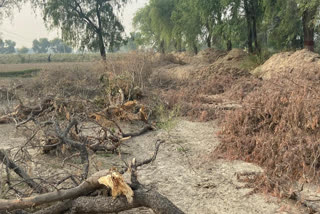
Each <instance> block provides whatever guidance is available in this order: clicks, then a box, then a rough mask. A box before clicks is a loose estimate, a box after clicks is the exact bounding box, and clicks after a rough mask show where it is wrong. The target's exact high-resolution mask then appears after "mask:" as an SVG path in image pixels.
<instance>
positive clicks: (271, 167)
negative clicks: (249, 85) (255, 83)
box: [215, 59, 320, 196]
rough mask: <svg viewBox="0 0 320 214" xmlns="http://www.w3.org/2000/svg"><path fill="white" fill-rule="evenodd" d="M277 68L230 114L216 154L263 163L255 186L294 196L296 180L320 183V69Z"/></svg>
mask: <svg viewBox="0 0 320 214" xmlns="http://www.w3.org/2000/svg"><path fill="white" fill-rule="evenodd" d="M271 60H272V59H271ZM268 63H271V61H269V62H268ZM297 63H299V62H297ZM301 64H303V63H301ZM278 66H280V67H282V66H281V65H278ZM297 69H299V67H297ZM276 71H277V70H275V72H274V74H273V76H272V77H271V79H270V80H265V81H263V84H262V86H261V87H260V88H259V87H258V88H256V89H255V90H254V91H253V92H251V93H250V94H249V95H248V96H246V97H245V98H244V100H243V107H242V108H240V109H237V110H235V111H232V112H229V113H227V114H226V116H225V118H224V121H223V125H222V127H223V128H222V131H221V139H222V143H221V145H220V146H219V148H218V149H217V150H216V151H215V154H224V155H223V156H224V157H227V158H229V159H241V160H244V161H248V162H252V163H256V164H258V165H260V166H261V167H263V168H264V170H265V174H264V175H263V176H260V177H257V179H256V180H255V184H256V185H257V186H256V187H257V189H260V190H266V191H271V192H273V193H276V194H278V195H280V196H290V194H291V193H292V191H293V190H294V188H295V187H296V185H297V182H298V183H300V184H301V183H314V184H317V185H319V184H320V180H319V177H320V171H319V168H320V147H319V145H320V140H319V139H320V131H319V127H320V109H319V106H320V97H319V94H320V84H319V83H320V72H319V70H318V71H315V70H304V71H303V72H300V73H297V72H293V73H281V72H280V73H278V74H277V75H276V74H275V73H276Z"/></svg>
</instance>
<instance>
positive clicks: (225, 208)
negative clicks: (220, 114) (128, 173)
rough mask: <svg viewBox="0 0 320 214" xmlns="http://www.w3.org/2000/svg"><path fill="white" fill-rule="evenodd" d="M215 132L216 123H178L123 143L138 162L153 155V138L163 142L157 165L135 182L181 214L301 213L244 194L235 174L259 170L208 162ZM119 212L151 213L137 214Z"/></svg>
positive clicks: (272, 200)
mask: <svg viewBox="0 0 320 214" xmlns="http://www.w3.org/2000/svg"><path fill="white" fill-rule="evenodd" d="M217 131H218V127H217V125H216V123H215V122H206V123H199V122H190V121H186V120H180V121H179V122H178V124H177V125H176V126H175V128H173V130H171V131H170V132H166V131H162V130H160V131H156V132H150V133H148V134H145V135H143V136H140V137H137V138H133V139H132V140H130V141H128V142H127V145H129V146H130V147H128V148H129V150H130V148H134V150H132V151H130V153H131V154H132V155H133V156H135V157H138V158H137V159H144V158H147V157H149V156H150V155H151V154H152V152H153V150H154V142H155V141H156V139H166V143H165V144H163V145H162V146H161V147H160V151H159V154H158V156H157V160H156V161H155V162H154V163H153V164H151V165H147V166H143V167H141V168H140V169H139V171H138V173H139V174H138V178H139V180H140V182H141V183H142V184H144V185H147V186H149V187H150V188H156V189H157V190H158V191H159V192H160V193H162V194H163V195H165V196H166V197H168V198H169V199H170V200H171V201H172V202H173V203H174V204H176V205H177V206H178V207H179V208H181V209H182V210H183V211H184V212H185V213H194V214H196V213H197V214H214V213H217V214H218V213H219V214H227V213H228V214H236V213H237V214H242V213H244V214H248V213H263V214H268V213H270V214H271V213H283V214H284V213H288V214H289V213H290V214H296V213H306V211H304V210H302V208H301V207H298V206H296V205H295V204H293V203H291V202H290V201H284V200H280V199H278V198H273V197H271V196H267V195H263V194H248V193H250V191H252V189H248V188H245V183H241V182H239V181H238V180H237V176H236V174H237V173H243V172H259V171H261V169H260V168H259V167H257V166H255V165H253V164H249V163H245V162H241V161H232V162H229V161H226V160H216V161H212V160H210V161H208V156H209V155H210V153H211V152H212V151H213V149H214V148H215V147H216V146H217V145H218V144H219V140H218V138H217V136H216V132H217ZM128 148H127V149H128ZM146 151H147V152H146ZM123 213H152V211H149V210H146V209H136V210H132V211H126V212H123Z"/></svg>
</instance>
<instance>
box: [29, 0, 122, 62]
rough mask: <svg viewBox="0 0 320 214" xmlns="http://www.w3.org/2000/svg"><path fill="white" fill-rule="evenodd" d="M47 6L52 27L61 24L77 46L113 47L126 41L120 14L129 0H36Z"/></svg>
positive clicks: (102, 49) (46, 16)
mask: <svg viewBox="0 0 320 214" xmlns="http://www.w3.org/2000/svg"><path fill="white" fill-rule="evenodd" d="M34 2H35V3H36V4H37V5H39V6H40V7H41V8H42V9H43V13H44V20H45V21H46V22H47V24H48V26H50V27H51V28H60V29H61V32H62V39H63V40H64V41H67V42H70V43H71V44H72V45H73V46H75V47H81V48H83V49H84V48H87V49H89V50H100V53H101V56H103V57H105V52H106V49H105V48H106V47H107V48H108V49H109V51H113V50H114V49H115V48H117V47H119V46H120V45H121V43H122V42H123V39H122V34H123V32H124V29H123V26H122V24H121V23H120V21H119V20H118V17H117V16H116V11H115V10H117V9H120V8H121V7H122V6H123V5H124V4H125V3H126V2H127V0H119V1H112V2H111V1H104V0H81V1H78V0H45V1H42V0H34Z"/></svg>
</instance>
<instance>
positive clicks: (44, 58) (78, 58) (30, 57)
mask: <svg viewBox="0 0 320 214" xmlns="http://www.w3.org/2000/svg"><path fill="white" fill-rule="evenodd" d="M48 57H49V54H0V64H20V63H47V62H48ZM50 58H51V62H91V61H96V60H100V59H101V57H100V55H99V54H97V53H86V54H52V55H51V57H50Z"/></svg>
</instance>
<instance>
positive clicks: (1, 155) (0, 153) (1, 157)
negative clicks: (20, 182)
mask: <svg viewBox="0 0 320 214" xmlns="http://www.w3.org/2000/svg"><path fill="white" fill-rule="evenodd" d="M0 162H2V163H3V164H4V165H5V166H6V167H7V168H9V169H11V170H13V171H14V172H15V173H16V174H17V175H19V176H20V177H21V178H22V179H24V182H25V183H26V184H27V185H28V186H29V187H31V188H32V189H33V190H34V191H35V192H37V193H44V192H47V190H46V189H45V188H44V187H42V186H41V185H40V184H38V183H36V182H35V181H34V180H33V179H32V178H31V177H30V176H29V175H28V174H27V173H26V172H25V171H24V170H23V169H22V168H21V167H19V166H18V165H17V164H16V163H15V162H13V161H12V160H10V158H9V157H8V155H7V154H6V152H5V151H4V150H3V149H1V150H0Z"/></svg>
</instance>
